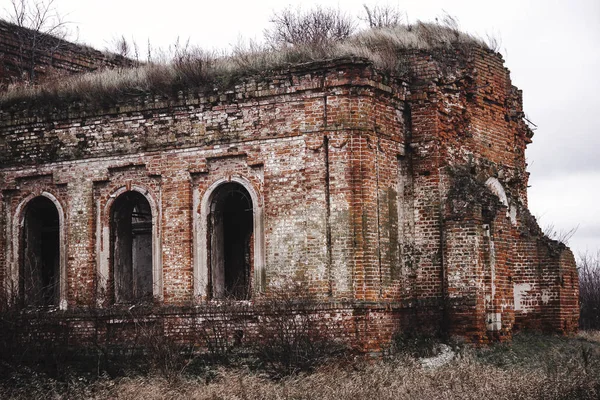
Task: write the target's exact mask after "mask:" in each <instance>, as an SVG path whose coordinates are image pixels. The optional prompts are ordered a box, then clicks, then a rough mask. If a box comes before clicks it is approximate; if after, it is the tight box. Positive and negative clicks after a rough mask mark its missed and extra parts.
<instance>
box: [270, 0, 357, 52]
mask: <svg viewBox="0 0 600 400" xmlns="http://www.w3.org/2000/svg"><path fill="white" fill-rule="evenodd" d="M270 22H271V23H272V24H273V26H272V28H270V29H267V30H265V31H264V36H265V39H266V41H267V43H268V44H270V45H271V46H272V47H279V46H282V45H283V46H285V45H288V46H297V45H322V44H325V43H327V42H337V41H341V40H343V39H346V38H348V37H349V36H350V35H351V34H352V33H354V31H355V29H356V24H355V23H354V21H352V19H351V18H350V17H348V15H347V14H345V13H344V12H342V11H340V10H339V9H333V8H323V7H320V6H317V7H316V8H314V9H312V10H309V11H307V12H303V11H302V10H301V9H300V8H297V9H296V10H293V9H291V8H289V7H288V8H286V9H284V10H282V11H280V12H275V13H273V16H272V17H271V21H270Z"/></svg>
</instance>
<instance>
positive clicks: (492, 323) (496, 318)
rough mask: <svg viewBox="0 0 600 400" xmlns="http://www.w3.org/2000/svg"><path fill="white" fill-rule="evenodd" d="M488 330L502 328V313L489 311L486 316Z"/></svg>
mask: <svg viewBox="0 0 600 400" xmlns="http://www.w3.org/2000/svg"><path fill="white" fill-rule="evenodd" d="M485 320H486V322H487V330H488V331H499V330H500V329H501V328H502V314H501V313H487V315H486V318H485Z"/></svg>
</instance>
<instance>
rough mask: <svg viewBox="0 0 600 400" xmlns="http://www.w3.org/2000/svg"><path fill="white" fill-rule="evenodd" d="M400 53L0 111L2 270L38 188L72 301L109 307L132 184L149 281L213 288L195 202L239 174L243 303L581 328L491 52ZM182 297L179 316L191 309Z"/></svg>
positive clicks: (197, 297)
mask: <svg viewBox="0 0 600 400" xmlns="http://www.w3.org/2000/svg"><path fill="white" fill-rule="evenodd" d="M402 57H405V58H406V64H407V65H408V67H409V70H410V72H409V78H407V79H405V80H404V81H403V80H400V79H395V78H391V77H389V76H387V75H386V74H384V73H381V72H378V71H376V70H374V69H373V67H372V65H371V64H370V63H369V62H367V61H365V60H360V59H348V60H337V61H330V62H319V63H313V64H310V65H305V66H301V67H294V68H290V69H288V70H285V71H280V72H273V73H272V74H270V75H268V76H261V77H258V76H257V77H254V78H245V79H244V81H241V82H239V83H238V84H237V85H236V86H235V89H234V90H232V91H230V92H226V93H202V92H199V93H197V92H193V91H190V92H189V93H183V94H181V95H180V96H179V97H178V98H164V97H159V96H148V97H144V98H134V99H130V100H127V101H124V102H123V103H119V104H114V105H112V106H110V107H107V108H94V107H91V106H86V105H85V104H74V105H72V106H71V107H70V108H69V109H63V110H56V109H52V108H50V107H48V108H43V107H40V108H37V109H33V110H32V109H22V108H19V105H12V106H11V107H10V108H8V109H5V110H2V112H0V163H1V165H2V168H1V169H0V185H1V189H2V191H1V196H2V197H1V198H0V200H1V202H0V207H1V208H0V211H1V214H0V228H1V230H0V232H1V234H2V240H1V242H0V279H2V281H3V282H4V283H5V286H6V287H11V285H12V284H13V283H16V282H18V275H19V273H18V271H19V262H20V261H19V253H18V246H14V245H12V244H11V243H12V242H15V241H16V243H19V241H20V240H21V239H20V237H19V232H18V231H19V221H20V218H22V216H21V215H20V214H19V213H20V210H21V209H22V208H23V207H24V205H25V203H24V202H25V201H26V199H28V198H31V197H32V196H35V195H39V194H40V193H42V192H48V193H51V194H52V195H53V196H54V197H55V198H56V199H57V200H58V201H59V202H60V204H61V205H62V209H63V210H64V221H63V224H64V226H65V228H66V229H65V243H64V253H63V254H61V257H64V258H65V259H66V260H67V261H66V263H67V268H66V276H61V279H64V280H66V282H67V284H66V293H65V294H64V299H65V300H66V303H67V306H68V308H69V309H71V310H73V311H72V312H75V311H76V310H77V309H78V308H79V307H81V306H95V305H98V304H100V305H101V306H103V307H108V308H109V309H110V303H111V300H110V299H111V298H112V296H113V295H112V292H111V291H112V290H113V283H112V281H111V279H112V278H111V277H112V272H111V271H112V270H111V268H113V266H112V265H111V261H110V251H109V249H108V250H107V249H106V248H105V244H106V243H109V242H108V241H107V240H108V239H107V235H110V231H111V223H110V219H109V215H110V204H111V201H112V200H111V199H113V198H114V197H115V196H117V195H118V194H119V193H122V192H124V191H127V190H137V191H138V192H140V193H142V194H143V195H144V196H146V198H148V199H149V202H150V203H151V205H152V207H154V208H153V209H152V210H153V211H152V212H153V213H154V214H156V215H153V217H154V218H155V221H156V223H155V229H156V235H155V237H154V241H155V245H156V246H159V247H158V249H159V250H158V253H157V254H160V257H159V258H160V259H159V260H155V261H156V263H155V265H156V268H158V271H156V273H157V274H158V275H155V277H154V286H155V289H154V290H155V292H154V294H155V296H156V297H157V298H159V300H160V301H161V302H164V304H166V305H170V306H182V305H185V304H190V303H191V302H196V301H208V300H209V297H210V287H209V286H210V279H209V278H208V274H209V271H207V270H205V269H203V268H205V267H203V266H206V268H208V270H210V268H211V267H210V265H211V264H210V260H207V252H208V250H207V249H205V248H199V247H198V246H200V244H201V243H205V245H207V246H208V243H210V238H208V237H202V236H201V235H206V234H207V230H206V228H205V226H206V225H205V224H207V220H206V215H208V214H207V213H208V212H209V211H207V210H206V209H204V208H203V207H206V206H207V205H209V206H210V202H208V200H207V199H210V196H211V194H212V193H213V191H214V189H215V188H216V187H218V185H219V184H220V183H223V182H229V181H233V182H240V183H241V184H243V185H244V187H245V188H246V189H247V190H248V192H249V193H250V194H251V196H254V197H253V198H254V199H255V200H253V201H255V203H257V204H253V207H254V211H253V212H254V215H257V213H260V215H262V217H261V218H262V219H261V220H260V224H261V225H260V226H261V228H262V230H261V232H256V231H255V232H254V233H253V239H252V240H253V241H254V242H253V243H256V244H257V245H256V246H255V247H252V253H251V257H252V259H253V262H252V264H251V268H252V271H251V272H250V276H252V277H253V278H252V279H251V291H252V292H253V295H252V297H251V299H250V301H251V302H253V301H254V300H256V299H260V298H262V297H263V296H269V294H270V293H271V292H272V291H273V290H274V289H278V288H282V287H286V285H288V284H290V283H302V284H303V285H304V286H305V287H306V288H308V290H309V291H310V293H311V294H312V295H313V296H315V297H316V298H319V299H321V300H322V302H323V303H322V304H323V307H325V308H327V307H329V309H328V311H327V312H324V313H323V318H325V319H326V320H328V321H330V323H331V324H332V325H335V326H336V329H338V331H339V332H346V333H345V334H340V335H342V336H344V335H347V336H348V338H349V339H348V340H349V341H350V342H352V343H353V344H355V345H357V346H359V347H361V348H363V349H372V348H377V347H378V346H380V345H383V344H385V343H387V342H389V340H390V339H391V336H392V334H393V333H394V332H395V331H398V330H400V331H402V330H412V329H417V330H423V331H435V330H445V331H447V332H449V333H451V334H455V335H462V336H465V337H467V338H469V339H470V340H475V341H487V340H494V339H500V340H501V339H504V338H509V337H510V335H511V334H512V332H513V331H514V330H515V329H520V328H535V329H545V330H551V331H557V332H570V331H573V330H575V329H577V318H578V317H577V316H578V304H577V292H578V289H577V288H578V286H577V273H576V269H575V264H574V260H573V256H572V254H571V252H570V251H569V250H568V249H567V248H566V247H565V246H563V245H560V244H558V243H555V242H552V241H551V240H549V239H547V238H544V237H543V235H542V233H541V232H540V230H539V227H537V224H536V223H535V220H533V219H532V218H531V216H530V214H529V213H528V211H527V208H526V205H527V193H526V187H527V173H526V172H525V167H526V164H525V156H524V151H525V147H526V145H527V143H529V142H530V137H531V133H530V131H529V130H528V129H527V127H526V125H525V123H524V122H523V120H522V110H521V95H520V92H519V91H518V90H517V89H515V88H514V87H512V85H511V82H510V78H509V75H508V71H507V70H506V69H505V68H504V67H503V64H502V59H501V58H500V57H499V56H498V55H496V54H492V53H490V52H488V51H485V50H481V49H477V48H473V49H465V50H462V51H458V50H453V51H450V50H445V51H442V50H436V51H432V52H424V51H406V53H405V54H403V55H402ZM132 188H133V189H132ZM255 223H256V222H255ZM255 226H257V225H256V224H255ZM259 234H260V236H261V237H263V238H264V240H262V239H260V238H259V239H257V237H258V236H259ZM259 243H260V245H259ZM261 257H262V258H261ZM257 263H258V264H257ZM259 264H260V265H259ZM260 268H264V272H261V271H262V270H259V269H260ZM102 274H104V276H102ZM261 274H263V275H261ZM157 277H158V278H157ZM342 304H344V305H343V306H342ZM178 313H179V314H181V315H179V314H178V315H179V316H178V317H173V316H170V317H169V318H171V319H173V318H175V319H176V320H177V321H179V322H173V323H174V324H179V328H177V329H178V332H179V331H181V332H185V330H186V329H187V328H185V327H186V324H188V322H186V321H188V319H189V318H192V317H189V316H185V312H183V311H179V312H178ZM182 313H183V314H182ZM81 323H82V324H83V325H85V323H84V322H81ZM102 323H103V324H105V322H102ZM83 325H82V326H83ZM90 329H91V328H90ZM94 329H96V330H97V329H98V328H96V327H95V328H94ZM102 329H104V330H106V329H105V328H102ZM81 330H82V331H83V330H85V329H84V328H81ZM81 334H82V335H84V333H81ZM350 337H351V338H350Z"/></svg>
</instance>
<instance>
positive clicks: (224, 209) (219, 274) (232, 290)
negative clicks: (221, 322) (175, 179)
mask: <svg viewBox="0 0 600 400" xmlns="http://www.w3.org/2000/svg"><path fill="white" fill-rule="evenodd" d="M194 195H195V204H196V205H197V206H196V207H197V208H196V209H197V210H198V212H197V213H195V214H194V218H195V224H194V238H195V241H194V246H195V253H194V254H195V262H194V293H195V295H196V296H201V297H202V296H205V297H207V298H223V297H230V298H234V299H240V300H241V299H247V298H249V297H250V296H251V293H252V292H261V291H262V290H263V288H264V284H265V270H264V232H263V221H262V218H263V217H262V202H261V201H260V197H259V196H258V195H257V192H256V191H255V189H254V187H253V186H252V185H251V184H250V183H249V182H248V181H246V180H245V179H244V178H241V177H237V176H233V177H229V178H228V179H221V180H218V181H217V182H214V183H213V184H212V185H211V186H210V187H209V188H208V189H207V190H206V192H205V193H204V195H203V196H202V201H200V193H199V192H195V193H194Z"/></svg>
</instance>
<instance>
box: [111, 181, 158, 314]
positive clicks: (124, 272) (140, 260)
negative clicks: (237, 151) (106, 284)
mask: <svg viewBox="0 0 600 400" xmlns="http://www.w3.org/2000/svg"><path fill="white" fill-rule="evenodd" d="M111 254H112V263H111V264H112V280H113V289H114V300H115V303H131V302H134V301H141V300H151V299H152V295H153V292H152V286H153V281H152V211H151V209H150V203H148V200H147V199H146V198H145V197H144V196H143V195H142V194H141V193H138V192H133V191H130V192H125V193H123V194H122V195H120V196H119V197H118V198H117V199H116V200H115V202H114V204H113V207H112V214H111Z"/></svg>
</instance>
